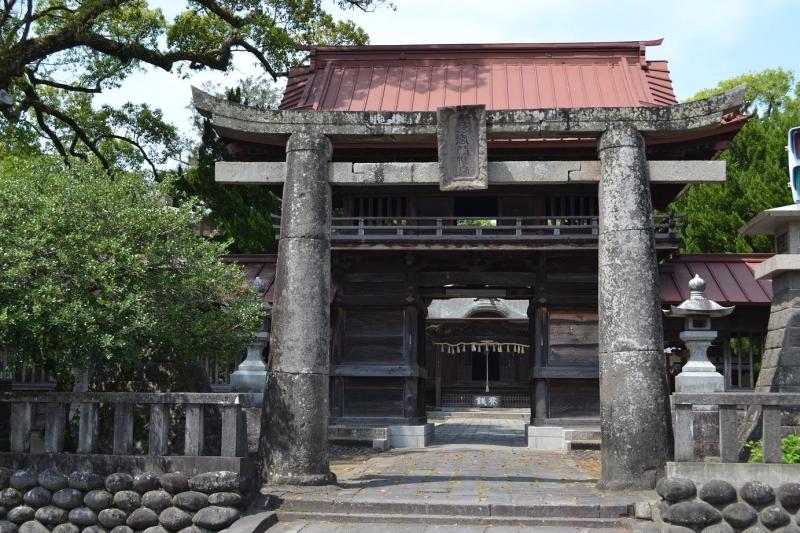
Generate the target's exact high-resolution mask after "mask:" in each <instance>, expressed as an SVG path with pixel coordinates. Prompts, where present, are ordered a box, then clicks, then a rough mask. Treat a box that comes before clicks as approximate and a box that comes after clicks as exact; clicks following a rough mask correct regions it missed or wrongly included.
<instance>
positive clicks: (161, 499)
mask: <svg viewBox="0 0 800 533" xmlns="http://www.w3.org/2000/svg"><path fill="white" fill-rule="evenodd" d="M142 505H143V506H145V507H147V508H148V509H152V510H154V511H155V512H157V513H160V512H161V511H163V510H164V509H166V508H167V507H169V506H171V505H172V496H170V495H169V492H167V491H165V490H151V491H149V492H145V493H144V494H143V495H142Z"/></svg>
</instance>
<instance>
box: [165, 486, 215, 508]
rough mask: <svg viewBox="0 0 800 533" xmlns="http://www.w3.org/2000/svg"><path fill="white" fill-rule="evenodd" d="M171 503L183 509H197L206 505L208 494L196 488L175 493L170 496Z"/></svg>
mask: <svg viewBox="0 0 800 533" xmlns="http://www.w3.org/2000/svg"><path fill="white" fill-rule="evenodd" d="M172 503H173V504H175V507H180V508H181V509H183V510H184V511H199V510H200V509H202V508H203V507H206V506H207V505H208V496H206V495H205V494H203V493H202V492H197V491H196V490H189V491H186V492H181V493H179V494H176V495H175V497H174V498H172Z"/></svg>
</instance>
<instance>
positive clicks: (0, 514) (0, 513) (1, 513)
mask: <svg viewBox="0 0 800 533" xmlns="http://www.w3.org/2000/svg"><path fill="white" fill-rule="evenodd" d="M7 512H8V509H6V508H5V507H3V506H2V505H0V518H5V517H6V513H7Z"/></svg>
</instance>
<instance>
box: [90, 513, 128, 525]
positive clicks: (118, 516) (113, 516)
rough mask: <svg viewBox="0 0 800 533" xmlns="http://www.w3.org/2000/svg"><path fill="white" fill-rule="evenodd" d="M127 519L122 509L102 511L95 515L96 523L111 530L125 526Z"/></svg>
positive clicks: (126, 514)
mask: <svg viewBox="0 0 800 533" xmlns="http://www.w3.org/2000/svg"><path fill="white" fill-rule="evenodd" d="M127 519H128V513H126V512H125V511H123V510H122V509H103V510H102V511H100V512H99V513H97V521H98V522H100V525H101V526H103V527H105V528H108V529H111V528H115V527H117V526H121V525H124V524H125V520H127Z"/></svg>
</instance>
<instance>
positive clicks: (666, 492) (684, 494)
mask: <svg viewBox="0 0 800 533" xmlns="http://www.w3.org/2000/svg"><path fill="white" fill-rule="evenodd" d="M656 492H658V495H659V496H661V497H662V498H664V499H665V500H667V501H668V502H679V501H682V500H688V499H689V498H693V497H694V495H695V494H696V493H697V489H696V487H695V486H694V483H693V482H692V481H691V480H690V479H683V478H679V477H664V478H661V479H659V480H658V483H656Z"/></svg>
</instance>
